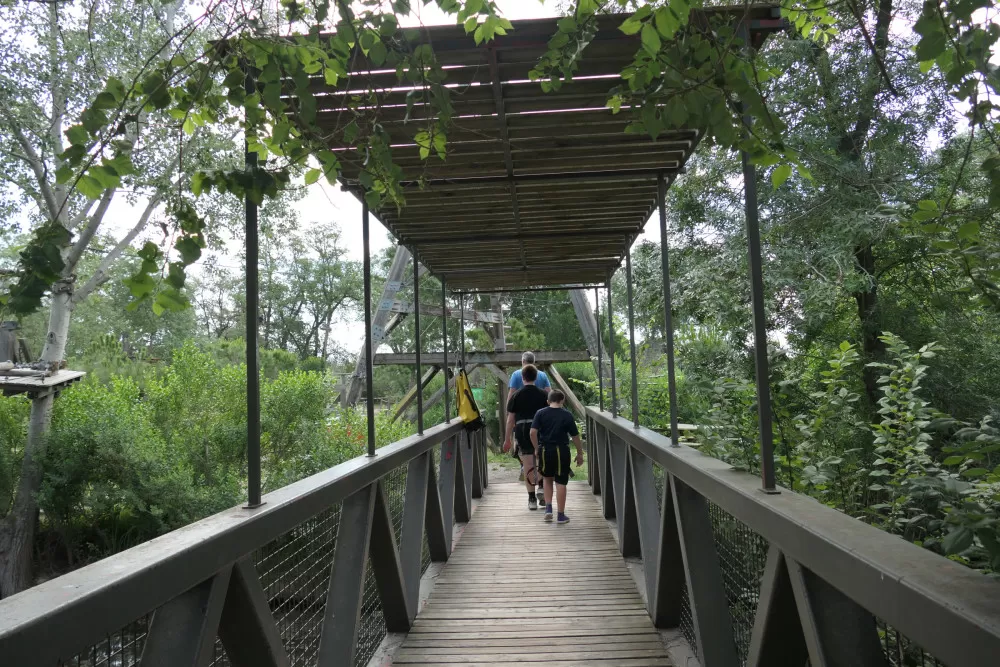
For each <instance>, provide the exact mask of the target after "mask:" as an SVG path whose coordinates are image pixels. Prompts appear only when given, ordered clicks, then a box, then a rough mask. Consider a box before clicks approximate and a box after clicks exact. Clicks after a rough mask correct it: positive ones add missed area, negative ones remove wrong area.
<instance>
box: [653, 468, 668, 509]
mask: <svg viewBox="0 0 1000 667" xmlns="http://www.w3.org/2000/svg"><path fill="white" fill-rule="evenodd" d="M653 481H655V482H656V506H657V507H659V508H661V510H662V508H663V491H664V490H665V489H666V488H667V477H666V475H665V474H664V473H663V466H661V465H660V464H659V463H653Z"/></svg>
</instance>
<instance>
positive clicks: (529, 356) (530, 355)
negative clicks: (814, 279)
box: [521, 352, 535, 364]
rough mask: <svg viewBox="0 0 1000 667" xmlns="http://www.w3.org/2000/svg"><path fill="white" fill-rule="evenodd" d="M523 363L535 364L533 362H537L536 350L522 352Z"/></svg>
mask: <svg viewBox="0 0 1000 667" xmlns="http://www.w3.org/2000/svg"><path fill="white" fill-rule="evenodd" d="M521 363H522V364H533V363H535V353H534V352H522V353H521Z"/></svg>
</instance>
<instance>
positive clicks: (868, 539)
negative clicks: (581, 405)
mask: <svg viewBox="0 0 1000 667" xmlns="http://www.w3.org/2000/svg"><path fill="white" fill-rule="evenodd" d="M587 434H588V438H587V442H588V448H589V456H588V459H589V465H590V470H591V472H592V474H591V475H590V480H591V482H590V483H591V486H592V487H593V492H594V494H595V495H600V499H601V504H602V509H603V513H604V516H605V518H607V519H614V520H615V524H616V527H617V531H618V543H619V548H620V550H621V552H622V554H623V555H625V556H636V557H641V558H642V561H643V569H644V576H645V583H646V591H645V592H646V599H647V608H648V611H649V613H650V616H651V617H652V619H653V622H654V624H655V625H656V626H657V627H661V628H678V629H679V630H681V631H682V632H683V633H684V634H685V635H686V636H687V638H688V640H689V642H690V643H691V645H692V648H693V649H694V650H695V651H696V652H697V654H698V656H699V658H700V660H701V662H702V665H703V666H704V667H736V666H738V665H747V666H748V667H779V666H782V667H783V666H788V667H803V665H806V664H808V665H811V667H819V666H821V665H822V666H830V667H834V666H838V667H839V666H844V667H848V666H850V667H854V666H857V667H869V666H874V665H880V666H887V665H891V666H893V667H903V666H904V665H905V666H907V667H911V666H920V667H924V666H926V667H931V666H938V665H948V666H949V667H984V666H985V665H995V664H998V661H1000V657H998V656H1000V584H998V583H997V582H996V581H995V580H993V579H991V578H989V577H987V576H985V575H983V574H981V573H979V572H976V571H974V570H971V569H969V568H966V567H964V566H962V565H960V564H958V563H954V562H952V561H950V560H948V559H946V558H942V557H941V556H938V555H937V554H934V553H932V552H930V551H928V550H926V549H923V548H921V547H919V546H917V545H914V544H911V543H909V542H906V541H904V540H902V539H900V538H899V537H896V536H894V535H891V534H889V533H886V532H884V531H881V530H879V529H877V528H875V527H873V526H869V525H867V524H865V523H862V522H860V521H858V520H856V519H852V518H851V517H849V516H847V515H845V514H842V513H841V512H838V511H836V510H834V509H832V508H829V507H826V506H824V505H822V504H820V503H819V502H816V501H815V500H813V499H811V498H809V497H807V496H803V495H801V494H798V493H794V492H791V491H788V490H785V489H781V492H780V493H778V494H765V493H764V492H763V491H762V490H761V488H760V481H759V480H758V478H757V477H755V476H752V475H749V474H747V473H744V472H740V471H738V470H735V469H733V468H732V467H731V466H729V465H728V464H726V463H724V462H722V461H719V460H717V459H713V458H711V457H708V456H706V455H704V454H701V453H700V452H698V451H696V450H694V449H692V448H689V447H685V446H678V447H674V446H671V442H670V439H669V438H668V437H666V436H663V435H660V434H658V433H656V432H655V431H652V430H650V429H647V428H643V427H638V426H634V425H633V424H632V422H631V421H629V420H626V419H622V418H620V417H614V416H613V415H612V414H611V413H610V412H605V411H602V410H599V409H597V408H594V407H590V408H588V409H587Z"/></svg>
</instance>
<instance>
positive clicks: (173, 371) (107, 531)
mask: <svg viewBox="0 0 1000 667" xmlns="http://www.w3.org/2000/svg"><path fill="white" fill-rule="evenodd" d="M283 354H285V355H288V356H291V358H292V360H293V362H294V361H295V360H296V359H295V357H294V355H290V354H289V353H283ZM87 358H88V359H90V360H91V361H92V363H94V364H95V366H97V365H100V367H101V368H102V369H103V372H102V373H95V374H93V375H91V376H89V377H88V378H87V379H86V381H84V382H83V383H81V384H79V385H74V386H73V387H71V388H69V389H67V390H66V391H65V392H63V394H62V395H61V397H60V399H59V400H58V401H57V402H56V409H55V414H54V418H53V425H52V430H51V433H50V436H49V439H48V446H47V448H46V450H45V452H44V455H43V457H42V459H41V463H42V467H43V470H44V478H43V482H42V486H41V489H40V491H39V494H38V502H39V507H40V508H41V510H42V518H43V520H42V532H41V533H40V535H39V538H38V540H39V542H38V545H37V551H38V553H39V554H40V558H41V560H42V566H43V568H44V569H46V570H50V571H62V570H64V569H66V568H67V567H76V566H78V565H81V564H83V563H85V562H88V561H90V560H93V559H96V558H101V557H103V556H106V555H108V554H111V553H115V552H117V551H120V550H122V549H125V548H127V547H129V546H132V545H134V544H137V543H140V542H143V541H145V540H148V539H151V538H153V537H155V536H157V535H159V534H162V533H164V532H167V531H169V530H173V529H175V528H178V527H180V526H183V525H186V524H188V523H190V522H192V521H195V520H197V519H200V518H202V517H205V516H207V515H210V514H212V513H215V512H218V511H220V510H222V509H225V508H227V507H231V506H233V505H236V504H238V503H239V502H240V501H241V500H243V498H244V497H245V495H246V487H245V484H246V482H245V480H246V445H245V443H246V432H247V425H246V398H245V396H246V392H245V386H246V366H245V365H243V364H242V363H230V361H229V360H228V359H226V358H225V356H224V355H222V356H220V355H219V354H218V350H217V349H216V350H212V349H209V350H202V349H199V348H198V347H197V346H196V345H194V344H193V343H190V342H189V343H187V344H185V345H183V346H182V347H181V348H179V349H178V350H176V351H175V353H174V354H173V358H172V360H171V362H170V363H168V364H163V365H161V366H160V367H158V368H157V367H154V366H152V365H150V364H148V363H143V362H137V363H135V364H134V365H131V362H129V360H127V358H124V357H123V355H122V352H121V346H120V344H119V343H118V342H117V341H115V340H113V339H110V338H108V339H103V340H98V341H95V343H94V344H93V345H92V346H91V349H90V350H89V353H88V357H87ZM102 360H103V361H102ZM100 376H103V377H100ZM27 418H28V401H26V400H24V399H22V398H4V399H2V400H0V442H2V443H3V448H2V450H0V503H2V504H3V505H2V506H3V508H4V509H6V508H7V507H8V506H9V505H10V502H11V500H12V498H13V489H14V487H15V486H16V484H17V475H18V472H19V470H20V448H21V446H22V445H23V442H24V437H25V429H26V427H27ZM261 425H262V433H261V445H262V447H261V448H262V461H263V485H264V490H265V491H270V490H274V489H276V488H279V487H281V486H284V485H287V484H289V483H291V482H293V481H296V480H298V479H301V478H302V477H305V476H307V475H311V474H314V473H316V472H319V471H321V470H325V469H326V468H329V467H330V466H333V465H336V464H338V463H341V462H342V461H345V460H347V459H350V458H352V457H354V456H358V455H360V454H361V453H363V452H364V451H365V449H366V447H367V436H366V433H367V429H366V426H365V414H364V410H363V409H361V410H355V409H350V410H341V409H340V408H339V407H337V405H336V402H335V394H334V387H333V385H332V382H331V380H330V378H329V377H328V376H327V375H325V374H323V373H317V372H311V371H304V370H296V369H295V368H294V364H293V365H292V367H291V368H289V369H281V370H276V371H275V372H274V373H273V375H272V376H271V377H267V376H265V377H264V378H263V380H262V384H261ZM411 432H412V426H411V425H410V424H409V423H407V422H405V421H399V422H396V423H390V422H389V419H388V415H387V414H386V413H382V412H380V413H378V414H377V417H376V438H377V444H378V446H382V445H385V444H389V443H392V442H395V441H397V440H400V439H401V438H403V437H405V436H406V435H409V434H410V433H411Z"/></svg>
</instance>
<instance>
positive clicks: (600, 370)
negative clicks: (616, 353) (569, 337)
mask: <svg viewBox="0 0 1000 667" xmlns="http://www.w3.org/2000/svg"><path fill="white" fill-rule="evenodd" d="M594 317H595V318H596V319H597V402H598V406H600V408H601V411H602V412H603V411H604V358H603V357H604V350H602V349H601V338H602V336H601V291H600V290H599V289H598V288H596V287H595V288H594Z"/></svg>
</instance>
